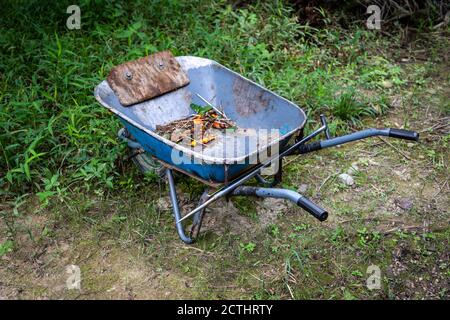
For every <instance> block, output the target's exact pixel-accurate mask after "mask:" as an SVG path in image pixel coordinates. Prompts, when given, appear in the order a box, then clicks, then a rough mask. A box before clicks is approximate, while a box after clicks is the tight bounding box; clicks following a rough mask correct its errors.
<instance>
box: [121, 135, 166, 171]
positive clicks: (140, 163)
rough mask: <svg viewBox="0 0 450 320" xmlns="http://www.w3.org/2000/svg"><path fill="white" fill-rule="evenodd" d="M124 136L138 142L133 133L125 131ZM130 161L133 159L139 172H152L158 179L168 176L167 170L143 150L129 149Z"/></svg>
mask: <svg viewBox="0 0 450 320" xmlns="http://www.w3.org/2000/svg"><path fill="white" fill-rule="evenodd" d="M123 134H124V136H125V137H126V138H128V139H130V140H132V141H136V139H135V138H134V137H133V135H132V134H131V133H129V132H128V130H127V129H124V132H123ZM129 150H130V152H129V159H131V160H132V161H133V162H134V164H135V165H136V166H137V167H138V169H139V171H141V172H142V173H144V174H145V173H147V172H152V173H154V174H156V175H157V176H158V177H160V178H163V177H164V175H165V174H166V168H164V166H163V165H161V164H160V163H159V162H158V161H156V160H154V159H153V158H152V156H150V155H149V154H147V153H146V152H145V151H144V150H143V149H141V148H131V147H130V148H129Z"/></svg>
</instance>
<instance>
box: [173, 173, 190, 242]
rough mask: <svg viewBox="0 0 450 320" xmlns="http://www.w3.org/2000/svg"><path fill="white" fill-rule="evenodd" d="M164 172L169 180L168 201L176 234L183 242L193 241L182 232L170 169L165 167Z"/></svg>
mask: <svg viewBox="0 0 450 320" xmlns="http://www.w3.org/2000/svg"><path fill="white" fill-rule="evenodd" d="M166 174H167V180H168V181H169V192H170V201H171V202H172V210H173V214H174V216H175V224H176V227H177V232H178V236H179V237H180V239H181V241H183V242H184V243H187V244H191V243H193V242H194V239H192V238H190V237H188V236H186V234H185V233H184V228H183V223H182V222H181V221H180V219H181V214H180V208H179V207H178V199H177V191H176V188H175V181H174V180H173V174H172V170H170V169H167V171H166Z"/></svg>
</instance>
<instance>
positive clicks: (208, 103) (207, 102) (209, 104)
mask: <svg viewBox="0 0 450 320" xmlns="http://www.w3.org/2000/svg"><path fill="white" fill-rule="evenodd" d="M196 95H197V97H199V98H200V99H202V100H203V102H205V103H206V104H207V105H208V106H210V107H211V108H213V109H214V110H215V111H217V113H219V114H220V115H221V116H222V117H224V118H225V119H227V120H230V119H229V118H228V117H227V116H226V115H225V114H224V113H223V112H222V111H220V110H219V109H217V108H216V107H214V106H213V105H212V104H211V103H210V102H209V101H208V100H206V99H205V98H203V97H202V96H201V95H199V94H198V93H196Z"/></svg>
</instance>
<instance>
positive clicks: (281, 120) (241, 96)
mask: <svg viewBox="0 0 450 320" xmlns="http://www.w3.org/2000/svg"><path fill="white" fill-rule="evenodd" d="M176 59H177V61H178V63H179V64H180V66H181V67H182V68H183V70H184V71H185V72H186V73H187V74H188V76H189V79H190V83H189V85H188V86H185V87H182V88H179V89H177V90H175V91H172V92H169V93H166V94H164V95H161V96H159V97H156V98H153V99H150V100H147V101H144V102H141V103H138V104H135V105H133V106H129V107H126V106H123V105H121V103H120V102H119V99H118V97H117V96H116V94H115V93H114V91H113V90H112V89H111V87H110V86H109V84H108V82H107V81H103V82H101V83H100V84H99V85H98V86H97V87H96V88H95V97H96V99H97V100H98V101H99V102H100V103H101V104H102V105H103V106H104V107H106V108H107V109H109V110H110V111H111V112H113V113H114V114H116V115H117V116H118V117H119V119H120V121H121V122H122V123H123V124H124V127H125V129H122V130H120V131H119V137H120V138H121V139H123V140H125V141H126V142H127V143H128V146H129V147H130V148H131V149H132V150H133V152H134V155H136V156H137V157H139V158H140V161H141V162H142V161H143V162H145V163H148V164H152V163H153V160H152V159H156V160H157V161H158V162H159V163H161V164H162V165H163V167H164V169H165V172H166V173H167V179H168V183H169V191H170V198H171V201H172V206H173V212H174V217H175V220H176V226H177V231H178V234H179V236H180V238H181V240H183V241H184V242H186V243H192V242H193V241H194V240H195V238H196V237H197V236H198V234H199V231H200V228H201V222H202V219H203V215H204V212H205V208H206V207H207V205H209V204H210V203H212V202H213V201H215V200H217V199H219V198H220V197H223V196H227V197H228V196H257V197H274V198H285V199H288V200H291V201H293V202H295V203H296V204H297V205H299V206H300V207H302V208H303V209H305V210H306V211H308V212H309V213H311V214H312V215H313V216H314V217H316V218H317V219H319V220H320V221H323V220H325V219H326V218H327V216H328V213H327V211H326V210H324V209H322V208H320V207H319V206H317V205H316V204H314V203H313V202H311V201H310V200H308V199H307V198H305V197H304V196H302V195H300V194H299V193H297V192H294V191H291V190H286V189H279V188H273V187H274V186H275V185H276V184H277V183H279V182H280V181H281V179H282V159H283V157H284V156H288V155H292V154H299V153H308V152H312V151H316V150H320V149H323V148H327V147H331V146H336V145H339V144H343V143H347V142H351V141H355V140H360V139H363V138H367V137H370V136H376V135H381V136H390V137H395V138H400V139H406V140H415V141H418V137H419V136H418V134H417V133H416V132H413V131H408V130H402V129H366V130H363V131H359V132H355V133H352V134H349V135H345V136H341V137H336V138H331V137H330V135H329V132H328V128H327V123H326V119H325V117H324V116H321V122H322V126H321V127H320V128H319V129H317V130H315V131H314V132H312V133H311V134H309V135H308V136H306V137H304V136H303V127H304V125H305V123H306V115H305V113H304V111H303V110H302V109H301V108H300V107H298V106H297V105H295V104H294V103H292V102H290V101H288V100H286V99H284V98H282V97H280V96H279V95H277V94H275V93H273V92H271V91H269V90H267V89H265V88H263V87H261V86H260V85H258V84H256V83H254V82H252V81H250V80H248V79H246V78H245V77H243V76H241V75H239V74H238V73H236V72H234V71H231V70H229V69H227V68H226V67H224V66H222V65H220V64H219V63H217V62H215V61H213V60H209V59H204V58H199V57H192V56H183V57H177V58H176ZM197 94H198V95H201V96H203V97H205V98H206V100H208V101H209V102H211V104H213V105H215V106H220V107H221V108H222V110H223V112H224V113H225V114H226V115H227V117H229V118H230V119H232V120H233V121H234V122H235V123H236V125H237V127H238V128H239V129H237V130H236V131H235V132H232V133H230V132H226V134H219V135H218V137H217V139H216V141H214V143H213V144H211V146H209V145H208V146H206V147H205V146H199V147H197V148H188V147H185V146H182V145H179V144H176V143H175V142H172V141H170V140H168V139H166V138H164V137H162V136H160V135H158V134H157V133H156V132H155V130H156V127H157V126H158V125H164V124H167V123H170V122H172V121H175V120H179V119H183V118H186V117H188V116H189V115H192V114H194V113H195V112H194V111H193V110H192V109H191V107H190V105H191V103H195V104H198V105H205V103H204V102H203V101H202V100H201V99H200V98H199V97H198V96H197ZM261 132H263V133H264V134H260V133H261ZM272 132H275V133H276V134H275V135H272V134H271V133H272ZM322 132H324V133H325V135H326V139H325V140H323V141H319V142H312V143H307V142H308V141H310V140H311V139H312V138H314V137H315V136H317V135H318V134H320V133H322ZM252 135H256V141H257V143H253V142H250V140H251V141H254V140H255V139H253V140H252V139H248V138H249V137H252ZM229 146H232V147H231V148H229ZM269 150H270V152H269ZM269 154H270V155H269ZM269 166H275V167H276V168H277V171H276V173H275V175H274V178H273V181H271V182H267V181H266V180H265V179H264V178H263V177H262V176H261V171H262V170H267V168H268V167H269ZM142 167H144V168H146V166H145V164H144V165H142V163H141V168H142ZM172 169H174V170H176V171H178V172H181V173H184V174H186V175H189V176H191V177H193V178H195V179H197V180H200V181H201V182H203V183H204V184H206V185H207V186H208V187H206V189H205V192H204V193H203V195H202V196H201V198H200V203H199V205H198V206H197V207H196V208H195V209H194V210H192V211H191V212H189V213H188V214H186V215H184V216H182V215H181V213H180V211H179V208H178V201H177V196H176V189H175V182H174V177H173V174H172ZM252 178H255V179H256V180H257V181H258V182H259V183H260V184H262V185H264V187H254V186H244V183H245V182H247V181H249V180H250V179H252ZM212 188H213V189H217V190H216V191H215V192H213V193H210V189H212ZM191 216H193V224H192V227H191V230H190V235H189V236H187V235H186V234H185V231H184V227H183V224H182V221H183V220H185V219H186V218H188V217H191Z"/></svg>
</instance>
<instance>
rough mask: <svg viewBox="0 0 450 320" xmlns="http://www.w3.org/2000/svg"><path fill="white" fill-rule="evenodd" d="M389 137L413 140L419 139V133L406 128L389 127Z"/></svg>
mask: <svg viewBox="0 0 450 320" xmlns="http://www.w3.org/2000/svg"><path fill="white" fill-rule="evenodd" d="M389 137H392V138H398V139H404V140H412V141H419V133H417V132H416V131H411V130H404V129H392V128H391V129H389Z"/></svg>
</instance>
